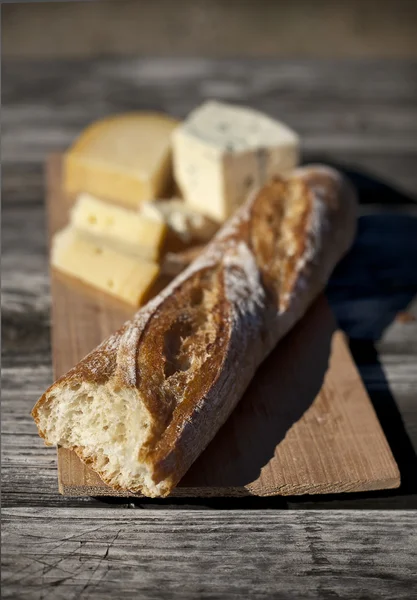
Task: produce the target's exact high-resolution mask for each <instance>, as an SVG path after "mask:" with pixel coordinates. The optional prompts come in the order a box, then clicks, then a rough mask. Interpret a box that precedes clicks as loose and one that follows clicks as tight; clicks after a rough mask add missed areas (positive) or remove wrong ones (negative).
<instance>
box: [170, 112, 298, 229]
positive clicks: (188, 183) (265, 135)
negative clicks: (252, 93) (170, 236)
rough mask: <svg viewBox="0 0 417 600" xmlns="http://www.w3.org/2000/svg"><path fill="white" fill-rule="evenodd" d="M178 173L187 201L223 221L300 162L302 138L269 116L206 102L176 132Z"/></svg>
mask: <svg viewBox="0 0 417 600" xmlns="http://www.w3.org/2000/svg"><path fill="white" fill-rule="evenodd" d="M172 146H173V163H174V175H175V179H176V182H177V184H178V186H179V188H180V190H181V193H182V195H183V197H184V200H185V202H186V203H187V204H188V205H189V206H191V207H192V208H194V209H195V210H198V211H200V212H201V213H203V214H206V215H207V216H209V217H212V218H213V219H215V220H217V221H224V220H225V219H227V217H229V216H230V215H231V214H232V213H233V212H234V211H235V210H236V209H237V208H238V206H240V205H241V204H242V203H243V202H244V201H245V200H246V198H247V195H248V193H250V191H251V190H252V189H254V188H256V187H258V186H261V185H263V184H264V183H265V182H266V181H267V180H268V179H270V178H271V177H273V176H275V175H282V174H285V173H287V172H288V171H290V170H291V169H293V168H294V167H296V166H297V165H298V162H299V137H298V136H297V134H296V133H295V132H294V131H292V130H291V129H290V128H289V127H287V126H286V125H284V124H283V123H280V122H279V121H276V120H275V119H272V118H271V117H269V116H267V115H265V114H263V113H261V112H259V111H256V110H253V109H251V108H246V107H242V106H235V105H231V104H224V103H221V102H216V101H208V102H206V103H205V104H203V105H202V106H200V107H199V108H197V109H196V110H194V111H193V112H191V113H190V115H189V116H188V118H187V119H186V120H185V121H184V122H183V123H182V124H181V125H179V126H178V127H177V128H176V129H175V130H174V131H173V134H172Z"/></svg>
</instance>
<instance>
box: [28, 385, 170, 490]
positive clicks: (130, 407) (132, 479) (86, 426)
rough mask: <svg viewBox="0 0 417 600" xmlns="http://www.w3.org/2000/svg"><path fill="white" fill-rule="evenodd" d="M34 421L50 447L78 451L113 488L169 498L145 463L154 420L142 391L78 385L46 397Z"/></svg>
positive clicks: (68, 386) (48, 393)
mask: <svg viewBox="0 0 417 600" xmlns="http://www.w3.org/2000/svg"><path fill="white" fill-rule="evenodd" d="M33 416H34V418H35V421H36V422H37V425H38V428H39V431H40V433H41V435H42V437H44V439H45V442H46V444H47V445H57V446H62V447H64V448H68V449H71V450H74V451H75V452H76V453H77V454H78V456H79V457H80V458H81V459H82V460H83V461H84V463H86V464H87V465H90V466H91V467H92V468H93V469H94V470H95V471H96V472H97V473H98V474H99V476H100V477H101V479H102V480H103V481H104V482H105V483H107V484H108V485H110V486H111V487H112V488H113V489H116V490H117V489H123V490H130V491H132V492H133V493H137V492H141V493H143V494H145V495H146V496H149V497H160V496H165V495H167V494H168V493H169V489H168V486H167V483H166V482H164V481H161V482H160V483H158V484H156V483H155V482H154V481H153V479H152V470H151V467H150V466H149V465H147V464H146V463H145V462H143V461H142V460H140V452H141V449H142V448H143V447H144V445H145V444H146V442H147V441H148V439H149V437H150V432H151V419H150V416H149V413H148V411H147V410H146V408H145V406H144V404H143V402H142V401H141V400H140V397H139V394H138V391H137V390H135V389H132V388H130V389H129V388H122V389H120V388H116V387H111V386H110V385H104V386H97V385H95V384H91V383H86V382H83V383H74V382H72V383H68V384H65V385H63V386H62V387H60V389H59V390H57V389H55V390H53V389H51V390H50V391H48V392H46V394H45V399H44V401H43V402H40V403H38V405H37V406H36V407H35V409H34V411H33Z"/></svg>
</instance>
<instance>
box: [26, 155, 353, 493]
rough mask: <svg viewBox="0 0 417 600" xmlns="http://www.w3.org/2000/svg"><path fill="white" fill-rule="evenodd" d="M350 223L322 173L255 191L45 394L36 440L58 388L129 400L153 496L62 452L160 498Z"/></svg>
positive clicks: (296, 313)
mask: <svg viewBox="0 0 417 600" xmlns="http://www.w3.org/2000/svg"><path fill="white" fill-rule="evenodd" d="M355 213H356V195H355V191H354V189H353V188H352V186H351V185H350V183H349V182H348V181H347V180H346V179H345V178H344V177H343V176H342V175H341V174H340V173H338V172H337V171H335V170H333V169H330V168H328V167H323V166H308V167H301V168H299V169H297V170H295V171H294V172H293V173H292V174H291V176H290V177H289V178H287V179H285V180H284V179H275V180H273V181H271V182H270V183H268V184H267V185H265V186H264V187H263V188H261V189H260V190H258V191H257V192H256V193H254V194H253V195H252V196H251V198H249V199H248V201H247V203H246V204H245V205H244V206H242V207H241V208H240V209H239V210H238V211H237V213H236V214H235V215H234V216H233V217H232V218H231V219H230V220H229V221H228V222H227V223H226V224H225V225H224V226H223V228H222V229H221V230H220V231H219V232H218V233H217V234H216V236H215V237H214V239H213V240H212V241H211V243H210V244H209V245H208V246H207V248H206V249H205V250H204V251H203V252H202V253H201V254H200V255H199V256H198V258H197V259H196V260H195V261H194V262H193V263H192V264H191V265H190V266H189V267H188V268H187V269H186V270H185V271H183V272H182V273H180V275H178V276H177V277H176V278H175V279H174V280H173V281H172V282H171V283H170V284H169V285H168V286H167V287H166V288H165V289H164V290H163V291H162V292H161V293H160V294H158V296H156V297H155V298H153V299H152V300H151V301H150V302H149V303H148V304H147V305H146V306H145V307H143V308H142V309H140V310H139V311H138V312H137V313H136V315H135V316H134V317H133V319H132V320H130V321H128V322H126V323H125V324H124V325H123V327H122V328H121V329H120V330H119V331H118V332H116V333H115V334H114V335H112V336H110V338H108V339H107V340H105V341H104V342H103V343H102V344H100V346H98V347H97V348H96V349H95V350H93V351H92V352H91V353H90V354H89V355H88V356H86V357H85V358H84V359H83V360H82V361H80V362H79V363H78V364H77V365H76V366H75V367H74V368H73V369H71V370H70V371H69V372H68V373H67V374H66V375H64V376H63V377H61V378H60V379H58V381H57V382H56V383H54V384H53V385H52V386H51V387H50V388H49V389H48V390H47V391H46V392H45V394H44V395H43V396H42V397H41V398H40V400H39V401H38V403H37V404H36V406H35V407H34V409H33V412H32V414H33V417H34V419H35V421H36V423H37V425H38V428H39V434H40V435H41V436H42V437H45V431H44V430H43V429H42V426H41V422H40V418H39V410H40V409H41V408H42V407H44V406H45V405H46V403H48V402H50V401H51V397H52V398H54V397H56V396H57V395H59V392H60V389H62V387H63V386H68V385H70V386H74V387H76V386H77V385H80V384H82V383H83V382H88V383H91V384H93V385H94V386H96V387H99V386H109V385H111V386H112V389H115V390H117V389H118V388H124V389H127V388H129V389H134V390H137V392H138V394H139V396H140V399H141V401H142V402H143V403H144V405H145V406H146V409H147V411H148V413H149V415H150V418H151V431H150V433H149V437H148V439H147V441H146V443H145V444H144V446H143V447H142V448H141V450H140V455H139V460H140V461H141V462H143V463H146V465H147V466H148V467H149V469H150V471H151V473H152V480H153V482H154V483H155V485H157V486H158V491H157V492H155V490H151V489H149V487H146V486H144V485H136V484H135V482H131V485H129V487H128V488H120V487H119V486H116V485H115V484H114V482H112V481H111V480H110V479H109V478H108V477H106V476H105V474H104V473H103V472H102V471H101V470H100V468H99V466H98V463H97V462H96V461H95V459H94V457H91V456H90V455H89V456H86V454H85V452H84V451H83V448H79V447H73V448H72V449H73V450H75V451H76V452H77V454H78V456H79V457H80V458H81V459H82V460H83V461H84V462H86V464H89V466H91V467H92V468H93V469H95V470H97V472H98V474H99V475H100V476H101V477H102V479H103V481H105V483H108V484H109V485H112V486H113V487H114V488H115V489H129V490H131V491H135V492H143V493H145V494H146V495H167V494H168V493H169V492H170V491H171V490H172V488H173V487H174V486H175V485H176V484H177V483H178V481H179V480H180V479H181V477H182V476H183V475H184V474H185V472H186V471H187V470H188V468H189V467H190V466H191V464H192V463H193V462H194V460H195V459H196V458H197V457H198V456H199V454H200V453H201V452H202V451H203V450H204V448H205V447H206V446H207V445H208V443H209V442H210V441H211V439H212V438H213V437H214V435H215V434H216V432H217V431H218V430H219V428H220V427H221V426H222V425H223V423H224V422H225V421H226V419H227V417H228V416H229V414H230V413H231V412H232V410H233V408H234V407H235V406H236V404H237V402H238V401H239V400H240V398H241V397H242V395H243V393H244V391H245V389H246V387H247V386H248V384H249V383H250V381H251V379H252V377H253V375H254V374H255V371H256V369H257V368H258V366H259V365H260V363H261V362H262V361H263V360H264V359H265V358H266V357H267V356H268V354H269V353H270V352H271V351H272V350H273V348H274V347H275V345H276V344H277V343H278V342H279V340H280V339H281V338H282V337H283V336H284V335H285V334H286V333H287V332H288V331H289V330H290V329H291V327H292V326H293V325H294V324H295V323H296V322H297V321H298V320H299V319H300V318H301V317H302V316H303V314H304V313H305V311H306V310H307V308H308V306H309V305H310V304H311V303H312V302H313V300H314V299H315V298H316V296H317V295H318V294H319V293H320V291H321V290H322V289H323V288H324V286H325V285H326V283H327V280H328V278H329V276H330V274H331V272H332V270H333V268H334V266H335V265H336V263H337V262H338V260H339V259H340V258H341V257H342V256H343V254H344V253H345V252H346V251H347V250H348V248H349V247H350V245H351V243H352V240H353V237H354V234H355V223H356V215H355ZM46 442H47V443H48V439H46Z"/></svg>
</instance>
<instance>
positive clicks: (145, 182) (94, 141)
mask: <svg viewBox="0 0 417 600" xmlns="http://www.w3.org/2000/svg"><path fill="white" fill-rule="evenodd" d="M177 125H178V121H176V120H175V119H173V118H171V117H169V116H167V115H163V114H158V113H141V112H138V113H127V114H122V115H116V116H113V117H109V118H107V119H103V120H101V121H97V122H96V123H93V124H92V125H90V127H88V128H87V129H86V130H85V131H84V132H83V133H82V134H81V135H80V137H79V138H78V139H77V140H76V142H75V143H74V145H73V146H72V147H71V148H70V150H69V151H68V152H67V153H66V155H65V161H64V187H65V191H66V192H67V193H69V194H78V193H80V192H89V193H91V194H93V195H95V196H98V197H99V198H103V199H106V200H111V201H113V202H117V203H119V204H122V205H125V206H129V207H137V206H138V205H139V204H140V203H141V202H143V201H144V200H152V199H153V198H157V197H161V196H163V195H164V194H166V193H167V189H168V188H169V187H170V185H171V184H172V173H171V142H170V136H171V134H172V132H173V130H174V129H175V127H176V126H177Z"/></svg>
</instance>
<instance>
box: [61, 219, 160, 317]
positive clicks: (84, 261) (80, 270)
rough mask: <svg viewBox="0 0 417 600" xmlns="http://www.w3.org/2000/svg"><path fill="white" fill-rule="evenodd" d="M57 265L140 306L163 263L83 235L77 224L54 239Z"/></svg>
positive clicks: (94, 285)
mask: <svg viewBox="0 0 417 600" xmlns="http://www.w3.org/2000/svg"><path fill="white" fill-rule="evenodd" d="M51 264H52V265H53V267H55V268H56V269H58V270H59V271H61V272H62V273H65V274H66V275H70V276H72V277H75V278H76V279H79V280H80V281H83V282H84V283H87V284H89V285H91V286H93V287H95V288H97V289H99V290H102V291H103V292H106V293H108V294H111V295H112V296H115V297H117V298H119V299H120V300H122V301H124V302H127V303H129V304H132V305H133V306H135V307H137V306H140V305H141V304H142V303H143V302H144V301H145V300H147V294H148V293H149V290H150V288H151V286H152V284H153V283H154V281H155V279H156V277H157V275H158V273H159V267H158V265H157V264H156V263H152V262H148V261H144V260H140V259H138V258H135V257H133V256H129V255H125V254H122V253H121V252H117V251H115V250H112V249H111V248H107V247H105V246H103V245H99V244H94V243H92V242H89V241H87V240H86V239H83V238H82V237H80V236H79V235H78V234H77V232H76V231H75V230H74V228H73V227H71V226H69V227H66V228H65V229H62V230H61V231H59V232H58V233H57V234H56V235H55V236H54V239H53V244H52V255H51Z"/></svg>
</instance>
